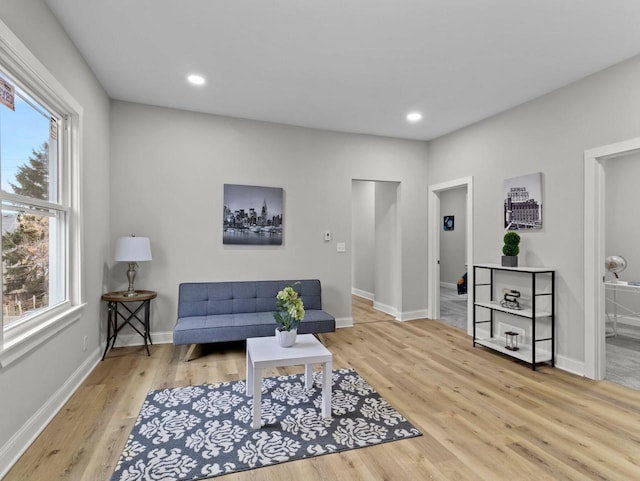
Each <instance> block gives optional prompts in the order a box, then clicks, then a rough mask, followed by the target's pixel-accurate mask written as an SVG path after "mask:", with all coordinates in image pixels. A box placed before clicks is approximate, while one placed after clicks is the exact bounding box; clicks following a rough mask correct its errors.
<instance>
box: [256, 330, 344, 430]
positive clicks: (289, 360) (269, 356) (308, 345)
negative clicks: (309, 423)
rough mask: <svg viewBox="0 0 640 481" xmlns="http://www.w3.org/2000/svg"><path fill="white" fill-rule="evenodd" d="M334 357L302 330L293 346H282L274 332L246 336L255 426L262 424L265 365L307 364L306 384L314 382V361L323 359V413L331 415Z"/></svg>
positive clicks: (266, 366) (321, 361) (305, 371)
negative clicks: (257, 335) (272, 334)
mask: <svg viewBox="0 0 640 481" xmlns="http://www.w3.org/2000/svg"><path fill="white" fill-rule="evenodd" d="M331 360H332V356H331V353H330V352H329V350H328V349H327V348H326V347H324V346H323V345H322V344H321V343H320V341H318V340H317V339H316V338H315V337H314V336H313V334H300V335H298V336H297V339H296V343H295V344H294V345H293V346H292V347H280V346H279V345H278V341H277V340H276V338H275V336H273V337H252V338H249V339H247V396H253V422H252V424H251V426H252V427H253V429H259V428H260V427H261V425H262V424H261V422H260V415H261V410H262V409H261V408H262V406H261V403H262V373H263V369H267V368H270V367H280V366H294V365H296V364H304V380H305V381H304V385H305V387H306V388H307V389H309V388H311V386H312V385H313V363H322V417H323V418H329V417H331Z"/></svg>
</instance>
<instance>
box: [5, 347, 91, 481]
mask: <svg viewBox="0 0 640 481" xmlns="http://www.w3.org/2000/svg"><path fill="white" fill-rule="evenodd" d="M101 354H102V352H101V350H100V348H97V349H95V350H94V351H93V352H92V353H91V354H90V355H89V357H87V359H86V360H85V361H84V362H83V363H82V364H81V365H80V366H79V367H78V369H76V370H75V371H74V372H73V374H72V375H71V376H70V377H69V378H68V379H67V380H66V381H65V383H64V384H63V385H62V386H60V388H59V389H58V390H57V391H56V392H55V393H54V394H53V395H52V396H51V397H50V398H49V399H48V400H47V401H46V402H45V403H44V404H43V405H42V406H41V407H40V409H38V410H37V411H36V412H35V413H34V414H33V416H31V417H30V418H29V419H28V420H27V422H25V423H24V424H23V425H22V427H21V428H20V430H18V431H17V432H16V433H15V434H14V435H13V436H11V438H10V439H9V440H8V441H7V442H6V443H5V445H4V446H2V447H0V479H2V478H3V477H4V475H5V474H7V472H8V471H9V470H10V469H11V467H12V466H13V465H14V464H15V463H16V462H17V461H18V459H20V456H22V455H23V454H24V452H25V451H26V450H27V449H28V448H29V446H31V444H32V443H33V442H34V441H35V439H36V438H37V437H38V436H39V435H40V433H41V432H42V431H43V430H44V428H46V427H47V425H48V424H49V423H50V422H51V420H52V419H53V417H54V416H55V415H56V414H58V412H59V411H60V410H61V409H62V408H63V407H64V405H65V404H66V403H67V401H68V400H69V399H70V398H71V396H72V395H73V394H74V393H75V392H76V391H77V390H78V388H79V387H80V385H81V384H82V383H83V382H84V381H85V379H86V378H87V377H88V376H89V374H91V372H92V371H93V370H94V369H95V367H96V366H97V365H98V363H99V362H100V356H101Z"/></svg>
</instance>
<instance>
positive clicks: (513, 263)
mask: <svg viewBox="0 0 640 481" xmlns="http://www.w3.org/2000/svg"><path fill="white" fill-rule="evenodd" d="M502 267H518V256H502Z"/></svg>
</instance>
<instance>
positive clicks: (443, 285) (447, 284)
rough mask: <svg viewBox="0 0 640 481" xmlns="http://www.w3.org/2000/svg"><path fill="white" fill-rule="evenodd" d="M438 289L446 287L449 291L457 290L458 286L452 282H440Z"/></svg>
mask: <svg viewBox="0 0 640 481" xmlns="http://www.w3.org/2000/svg"><path fill="white" fill-rule="evenodd" d="M440 287H448V288H450V289H457V288H458V284H454V283H453V282H442V281H440Z"/></svg>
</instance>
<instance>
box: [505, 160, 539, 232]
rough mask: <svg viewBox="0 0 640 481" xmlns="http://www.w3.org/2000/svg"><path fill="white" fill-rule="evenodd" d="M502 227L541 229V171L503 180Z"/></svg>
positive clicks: (508, 228) (510, 228) (509, 228)
mask: <svg viewBox="0 0 640 481" xmlns="http://www.w3.org/2000/svg"><path fill="white" fill-rule="evenodd" d="M504 228H505V229H507V230H519V229H542V173H541V172H537V173H535V174H529V175H522V176H520V177H512V178H510V179H505V181H504Z"/></svg>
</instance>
